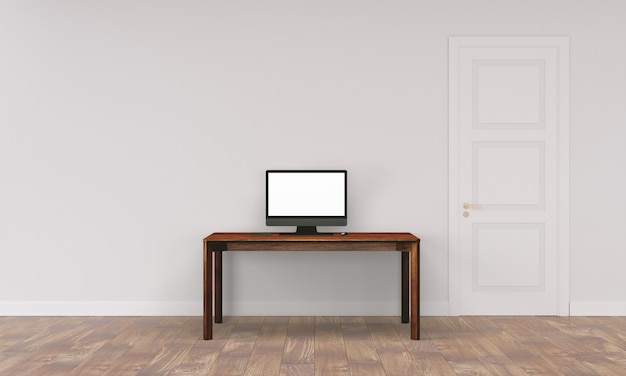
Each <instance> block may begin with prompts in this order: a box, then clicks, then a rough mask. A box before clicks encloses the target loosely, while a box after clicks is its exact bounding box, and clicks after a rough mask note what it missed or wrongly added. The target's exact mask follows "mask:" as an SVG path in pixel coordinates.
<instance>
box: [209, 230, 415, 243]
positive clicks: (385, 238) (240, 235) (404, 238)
mask: <svg viewBox="0 0 626 376" xmlns="http://www.w3.org/2000/svg"><path fill="white" fill-rule="evenodd" d="M418 240H419V238H418V237H417V236H415V235H413V234H411V233H409V232H349V233H345V235H342V233H324V234H320V235H294V234H289V233H287V234H284V233H276V232H215V233H213V234H211V235H209V236H207V237H206V238H204V241H205V242H207V241H212V242H280V241H285V242H309V243H311V242H414V241H418Z"/></svg>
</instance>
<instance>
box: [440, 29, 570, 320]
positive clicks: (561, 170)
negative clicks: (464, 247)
mask: <svg viewBox="0 0 626 376" xmlns="http://www.w3.org/2000/svg"><path fill="white" fill-rule="evenodd" d="M448 46H449V55H448V59H449V60H448V80H449V81H448V84H449V87H448V96H449V98H448V100H449V102H448V131H449V139H448V141H449V145H448V147H449V149H448V157H449V159H448V161H449V166H448V167H449V168H448V171H449V178H448V184H449V186H448V220H449V222H448V260H449V270H448V289H449V290H448V303H449V307H448V310H449V314H450V315H453V316H458V315H460V314H462V312H460V292H459V284H460V276H459V270H460V269H459V241H460V240H459V236H460V235H459V225H460V214H459V213H460V211H459V208H460V207H461V205H462V201H461V198H460V197H459V173H460V171H459V165H460V161H459V158H460V155H459V147H458V145H459V142H460V140H459V116H458V112H459V110H458V106H459V100H458V98H457V96H458V94H459V90H458V88H459V84H460V78H459V72H458V69H457V67H458V64H457V63H458V61H459V50H460V49H461V48H477V47H480V48H484V47H491V48H498V47H501V48H524V47H533V48H538V47H539V48H554V49H556V52H557V56H558V63H557V67H558V68H557V69H558V110H557V113H558V124H557V128H558V129H557V133H558V136H557V154H558V155H557V166H558V177H557V185H558V187H557V201H558V203H557V222H558V224H557V231H558V234H557V237H556V238H557V247H558V249H557V258H558V260H557V268H558V271H557V273H558V276H557V279H558V281H557V285H558V291H557V299H558V302H557V303H558V304H557V311H558V313H557V314H558V315H559V316H569V314H570V307H569V305H570V277H569V37H449V44H448Z"/></svg>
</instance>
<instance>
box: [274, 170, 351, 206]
mask: <svg viewBox="0 0 626 376" xmlns="http://www.w3.org/2000/svg"><path fill="white" fill-rule="evenodd" d="M344 191H345V175H344V173H338V172H288V173H287V172H275V173H272V172H270V173H268V175H267V200H268V201H267V205H268V206H267V214H268V215H270V216H345V215H346V213H345V207H346V205H345V193H344Z"/></svg>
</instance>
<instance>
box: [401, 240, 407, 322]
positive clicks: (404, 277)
mask: <svg viewBox="0 0 626 376" xmlns="http://www.w3.org/2000/svg"><path fill="white" fill-rule="evenodd" d="M400 254H401V255H402V320H401V322H402V323H404V324H406V323H408V322H409V253H408V252H400Z"/></svg>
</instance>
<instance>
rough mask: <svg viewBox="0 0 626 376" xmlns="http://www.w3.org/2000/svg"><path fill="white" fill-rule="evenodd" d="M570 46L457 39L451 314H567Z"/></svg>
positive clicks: (453, 43) (548, 40) (558, 41)
mask: <svg viewBox="0 0 626 376" xmlns="http://www.w3.org/2000/svg"><path fill="white" fill-rule="evenodd" d="M568 45H569V42H568V38H562V37H559V38H552V37H528V38H526V37H511V38H504V37H452V38H450V56H449V58H450V62H449V63H450V66H449V68H450V71H449V75H450V77H449V78H450V81H449V84H450V102H449V106H450V108H449V110H450V118H449V121H450V124H449V125H450V310H451V313H452V314H463V315H484V314H489V315H556V314H561V315H568V314H569V310H568V305H569V303H568V300H569V287H568V286H569V285H568V279H569V275H568V266H567V265H568V262H569V260H568V242H567V237H568V234H567V231H568V226H567V221H568V218H567V216H568V188H567V184H568V183H567V182H568V168H567V166H568V147H567V145H568V132H567V131H568V122H569V118H568V113H569V109H568V95H569V93H568V91H569V87H568V76H569V72H568V56H569V52H568Z"/></svg>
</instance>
